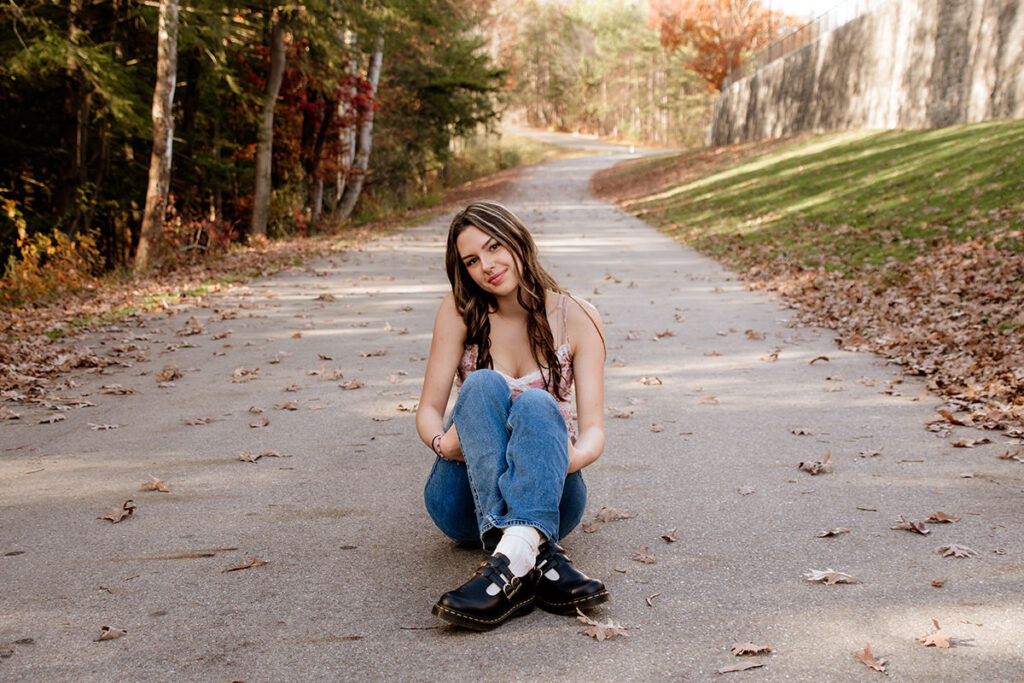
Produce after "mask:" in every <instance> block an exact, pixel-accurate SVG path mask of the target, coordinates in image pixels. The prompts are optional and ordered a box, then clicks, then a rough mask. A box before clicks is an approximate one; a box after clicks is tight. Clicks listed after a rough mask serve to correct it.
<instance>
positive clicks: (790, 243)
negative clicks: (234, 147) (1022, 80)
mask: <svg viewBox="0 0 1024 683" xmlns="http://www.w3.org/2000/svg"><path fill="white" fill-rule="evenodd" d="M593 188H594V190H595V191H596V192H597V193H598V194H599V195H600V196H602V197H604V198H606V199H609V200H611V201H614V202H616V203H618V204H619V205H620V206H622V207H623V208H625V209H626V210H628V211H630V212H632V213H633V214H635V215H637V216H639V217H640V218H642V219H644V220H645V221H648V222H650V223H652V224H653V225H655V226H657V227H659V228H660V229H661V230H663V231H664V232H666V233H667V234H669V235H671V236H672V237H674V238H675V239H677V240H678V241H680V242H683V243H685V244H688V245H691V246H692V247H694V248H696V249H697V250H698V251H700V252H702V253H704V254H707V255H709V256H711V257H713V258H715V259H717V260H719V261H720V262H722V263H723V264H725V265H726V266H728V267H729V268H731V269H733V270H734V271H736V272H737V273H738V274H739V275H740V276H742V277H743V278H744V279H745V281H746V283H747V287H749V288H750V289H755V290H765V291H771V292H775V293H777V294H779V295H781V296H782V297H783V298H784V300H785V301H786V302H787V303H788V304H789V305H791V306H793V307H794V308H796V309H797V310H799V312H800V316H801V318H803V319H804V320H805V321H808V322H813V323H815V324H818V325H821V326H824V327H827V328H830V329H833V330H835V331H836V333H837V343H838V344H839V345H840V346H842V347H844V348H849V349H857V350H869V351H873V352H875V353H878V354H880V355H882V356H884V357H886V358H889V359H891V360H893V361H894V362H897V363H899V364H901V365H902V366H903V367H904V369H905V371H906V372H907V373H909V374H913V375H921V376H924V377H926V378H928V386H929V388H930V389H931V390H933V391H935V392H936V393H937V394H939V395H940V396H942V397H944V398H945V399H946V401H947V402H948V403H949V404H950V406H951V407H953V408H956V409H958V410H960V411H963V412H960V413H959V414H957V415H956V416H955V417H954V413H949V415H950V416H951V419H956V420H958V421H960V422H964V423H967V424H971V425H974V426H978V427H982V428H987V429H1004V430H1007V432H1008V433H1009V434H1011V435H1017V436H1024V121H1009V122H1007V121H1001V122H990V123H983V124H975V125H970V126H955V127H950V128H944V129H937V130H930V131H913V132H900V131H889V132H879V131H867V132H856V133H844V134H835V135H826V136H802V137H800V138H796V139H792V140H786V141H766V142H755V143H744V144H739V145H732V146H728V147H719V148H711V149H702V150H697V151H691V152H685V153H682V154H674V155H666V156H661V157H657V158H653V159H641V160H635V161H630V162H625V163H623V164H620V165H618V166H616V167H615V168H612V169H608V170H607V171H604V172H602V173H600V174H598V175H597V176H596V177H595V178H594V181H593Z"/></svg>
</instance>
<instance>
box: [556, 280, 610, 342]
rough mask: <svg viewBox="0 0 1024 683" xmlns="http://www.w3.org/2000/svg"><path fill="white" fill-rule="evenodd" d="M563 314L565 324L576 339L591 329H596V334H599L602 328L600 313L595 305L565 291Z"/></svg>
mask: <svg viewBox="0 0 1024 683" xmlns="http://www.w3.org/2000/svg"><path fill="white" fill-rule="evenodd" d="M565 315H566V326H567V327H568V328H569V334H570V335H571V336H574V337H576V338H577V339H578V338H579V336H580V335H582V334H588V333H589V332H590V331H592V330H597V332H598V334H601V330H602V328H603V325H602V324H601V314H600V313H599V312H598V310H597V307H595V306H594V304H592V303H590V302H589V301H587V300H586V299H583V298H581V297H578V296H573V295H572V294H570V293H568V292H567V293H566V295H565ZM602 336H603V335H602Z"/></svg>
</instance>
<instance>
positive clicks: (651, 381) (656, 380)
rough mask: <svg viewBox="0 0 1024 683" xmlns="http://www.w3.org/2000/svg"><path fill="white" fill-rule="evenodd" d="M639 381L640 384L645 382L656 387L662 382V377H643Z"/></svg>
mask: <svg viewBox="0 0 1024 683" xmlns="http://www.w3.org/2000/svg"><path fill="white" fill-rule="evenodd" d="M639 381H640V384H643V385H645V386H648V387H654V386H658V385H659V384H662V381H661V378H660V377H641V378H640V380H639Z"/></svg>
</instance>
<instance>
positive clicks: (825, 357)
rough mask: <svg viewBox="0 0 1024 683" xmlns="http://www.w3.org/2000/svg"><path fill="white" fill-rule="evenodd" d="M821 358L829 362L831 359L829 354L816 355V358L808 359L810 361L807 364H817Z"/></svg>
mask: <svg viewBox="0 0 1024 683" xmlns="http://www.w3.org/2000/svg"><path fill="white" fill-rule="evenodd" d="M819 360H823V361H825V362H826V363H828V362H829V360H828V356H818V357H816V358H812V359H811V360H810V361H808V363H807V364H808V365H814V364H815V363H817V362H818V361H819Z"/></svg>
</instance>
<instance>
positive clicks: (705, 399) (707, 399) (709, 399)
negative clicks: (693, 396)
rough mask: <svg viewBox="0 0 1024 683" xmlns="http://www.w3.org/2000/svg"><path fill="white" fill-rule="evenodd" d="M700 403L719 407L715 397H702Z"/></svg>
mask: <svg viewBox="0 0 1024 683" xmlns="http://www.w3.org/2000/svg"><path fill="white" fill-rule="evenodd" d="M700 402H701V403H704V404H705V405H717V404H718V399H717V398H715V397H714V396H701V397H700Z"/></svg>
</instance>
